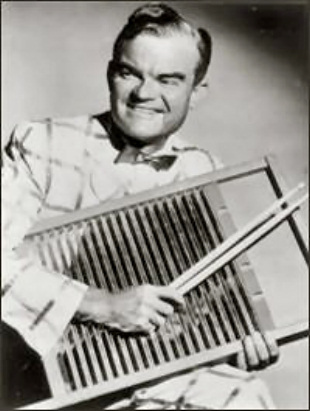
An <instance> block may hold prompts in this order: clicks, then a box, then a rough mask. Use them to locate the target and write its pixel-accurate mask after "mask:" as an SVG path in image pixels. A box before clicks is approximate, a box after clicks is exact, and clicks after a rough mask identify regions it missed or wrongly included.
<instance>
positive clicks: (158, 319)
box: [149, 313, 166, 328]
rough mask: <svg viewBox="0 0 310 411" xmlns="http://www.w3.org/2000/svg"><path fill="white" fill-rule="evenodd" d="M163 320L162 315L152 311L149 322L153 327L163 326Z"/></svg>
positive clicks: (164, 320)
mask: <svg viewBox="0 0 310 411" xmlns="http://www.w3.org/2000/svg"><path fill="white" fill-rule="evenodd" d="M165 322H166V319H165V317H163V316H162V315H160V314H157V313H153V314H152V316H151V317H150V319H149V323H150V324H151V325H152V326H153V327H154V326H155V327H156V328H159V327H161V326H163V325H164V324H165Z"/></svg>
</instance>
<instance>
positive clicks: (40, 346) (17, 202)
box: [2, 4, 278, 406]
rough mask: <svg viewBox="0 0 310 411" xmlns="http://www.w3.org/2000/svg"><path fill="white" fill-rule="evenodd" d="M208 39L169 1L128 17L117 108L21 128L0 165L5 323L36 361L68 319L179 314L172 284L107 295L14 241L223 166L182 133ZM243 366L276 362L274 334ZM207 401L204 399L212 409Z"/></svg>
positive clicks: (119, 54)
mask: <svg viewBox="0 0 310 411" xmlns="http://www.w3.org/2000/svg"><path fill="white" fill-rule="evenodd" d="M210 57H211V38H210V36H209V34H208V33H207V32H206V31H205V30H203V29H198V30H196V29H194V28H193V27H192V26H191V25H190V24H189V23H188V22H186V21H185V20H184V19H183V18H182V17H181V16H180V15H179V14H178V13H177V12H176V11H174V10H173V9H171V8H170V7H168V6H165V5H162V4H150V5H145V6H142V7H141V8H139V9H138V10H136V11H135V12H134V13H133V14H132V16H130V18H129V20H128V22H127V24H126V26H125V27H124V29H123V30H122V32H121V33H120V34H119V36H118V38H117V40H116V42H115V45H114V49H113V58H112V60H111V61H110V63H109V65H108V84H109V90H110V103H111V111H110V112H106V113H103V114H100V115H96V116H84V117H78V118H74V119H58V120H57V119H56V120H51V119H48V120H44V121H36V122H31V123H26V124H23V125H20V126H19V127H17V128H16V129H15V131H14V133H13V135H12V137H11V139H10V142H9V144H8V146H7V147H6V152H5V155H4V158H3V165H4V167H3V187H4V190H3V206H4V213H3V224H2V225H3V229H4V235H3V239H4V240H5V241H3V262H4V267H3V274H4V277H3V282H2V286H3V289H2V296H3V299H2V301H3V305H2V312H3V319H4V321H5V322H6V323H7V324H8V325H9V326H10V327H12V328H14V329H15V330H17V331H18V333H19V334H20V335H21V336H22V337H23V338H24V339H25V341H26V342H27V343H28V344H29V345H30V346H31V347H32V348H33V349H34V350H35V351H36V352H37V353H39V354H40V355H41V356H44V355H46V354H47V353H48V352H49V350H50V349H51V348H52V347H53V346H54V345H55V344H56V342H57V340H58V339H59V338H60V336H61V335H62V334H63V332H64V330H65V328H66V326H67V325H68V324H69V322H70V321H71V320H72V319H73V318H75V319H77V320H79V321H92V322H96V323H101V324H103V325H105V326H107V327H113V328H117V329H118V330H120V331H122V332H137V333H150V332H153V331H154V330H156V328H157V327H160V326H161V325H162V324H164V322H165V320H166V318H167V317H168V316H169V315H171V314H172V313H173V311H174V310H179V309H182V306H183V304H184V302H183V299H182V297H181V295H179V294H178V292H177V291H176V290H174V289H173V288H172V287H168V286H165V287H164V286H153V285H143V286H139V287H134V288H131V289H129V290H127V291H123V292H122V293H120V294H110V293H108V292H107V291H105V290H103V289H98V288H96V287H94V286H89V287H88V286H86V285H84V284H82V283H79V282H77V281H74V280H70V279H68V278H67V277H66V276H64V275H63V274H62V273H58V272H52V271H51V270H48V269H47V268H46V267H43V266H41V265H38V263H36V262H34V261H33V260H32V259H31V258H30V256H28V255H22V254H21V253H20V252H19V251H18V250H19V249H18V246H19V245H20V244H21V243H22V240H23V238H24V236H25V234H26V233H27V231H28V230H29V229H30V227H31V226H32V225H33V224H34V223H35V222H36V221H37V220H38V219H43V218H47V217H50V216H53V215H56V214H59V213H64V212H70V211H74V210H77V209H80V208H84V207H88V206H91V205H94V204H98V203H100V202H104V201H107V200H109V199H111V198H120V197H122V196H125V195H129V194H132V193H136V192H139V191H142V190H145V189H150V188H154V187H157V186H159V185H163V184H167V183H171V182H174V181H179V180H182V179H185V178H188V177H191V176H194V175H197V174H202V173H206V172H210V171H212V170H214V169H215V168H217V167H219V166H220V165H219V163H218V161H217V160H216V159H214V158H213V156H212V155H211V154H210V153H208V152H206V151H203V150H199V149H196V148H193V147H188V146H187V145H186V144H184V143H182V142H181V141H180V140H179V139H178V137H177V135H176V132H177V130H178V129H179V128H180V127H181V126H182V124H183V122H184V121H185V119H186V116H187V114H188V111H189V109H190V108H191V107H193V106H194V105H195V102H196V101H197V100H198V99H199V98H200V95H201V94H202V93H204V91H205V89H206V82H205V76H206V71H207V68H208V65H209V62H210ZM245 354H246V355H245V356H244V357H242V358H243V361H244V362H246V363H247V364H246V365H247V367H248V368H255V367H258V366H259V365H267V364H268V363H270V362H272V361H274V360H275V359H276V358H277V356H278V351H277V347H276V345H275V343H274V341H273V340H271V339H270V338H269V337H268V336H265V337H264V338H263V336H261V335H260V334H257V335H255V336H253V338H248V339H246V341H245ZM207 405H208V404H205V406H207Z"/></svg>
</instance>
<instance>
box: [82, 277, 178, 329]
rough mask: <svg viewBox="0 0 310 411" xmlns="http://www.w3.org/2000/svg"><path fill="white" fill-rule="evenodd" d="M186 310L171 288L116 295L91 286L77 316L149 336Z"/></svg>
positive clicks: (132, 290) (133, 290)
mask: <svg viewBox="0 0 310 411" xmlns="http://www.w3.org/2000/svg"><path fill="white" fill-rule="evenodd" d="M183 307H184V300H183V297H182V296H181V295H180V294H179V293H178V292H177V291H176V290H175V289H173V288H171V287H169V286H153V285H149V284H148V285H141V286H138V287H134V288H130V289H129V290H126V291H122V292H120V293H117V294H110V293H108V292H107V291H105V290H102V289H98V288H94V287H89V289H88V290H87V292H86V295H85V297H84V299H83V301H82V303H81V305H80V307H79V309H78V312H77V317H78V318H79V319H80V320H82V321H93V322H96V323H100V324H104V325H106V326H108V327H112V328H116V329H118V330H121V331H123V332H140V333H146V334H148V333H151V332H152V331H154V330H155V329H156V328H158V327H160V326H161V325H163V324H164V323H165V321H166V319H167V317H169V316H170V315H171V314H172V313H173V312H174V311H175V310H180V309H182V308H183Z"/></svg>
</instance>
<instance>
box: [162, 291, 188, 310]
mask: <svg viewBox="0 0 310 411" xmlns="http://www.w3.org/2000/svg"><path fill="white" fill-rule="evenodd" d="M156 293H157V295H158V296H159V297H160V298H161V299H163V300H164V301H168V302H169V303H171V304H172V305H174V306H176V307H185V301H184V298H183V296H182V294H181V293H179V291H177V290H176V289H175V288H173V287H169V286H157V287H156Z"/></svg>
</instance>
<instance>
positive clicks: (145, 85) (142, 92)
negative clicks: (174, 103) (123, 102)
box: [133, 79, 158, 100]
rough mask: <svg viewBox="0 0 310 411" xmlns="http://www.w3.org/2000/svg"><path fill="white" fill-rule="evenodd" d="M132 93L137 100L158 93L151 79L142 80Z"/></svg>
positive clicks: (147, 98) (153, 96) (152, 96)
mask: <svg viewBox="0 0 310 411" xmlns="http://www.w3.org/2000/svg"><path fill="white" fill-rule="evenodd" d="M133 95H134V97H136V98H137V99H139V100H149V99H153V98H156V97H157V95H158V86H157V84H156V82H155V81H153V80H151V79H145V80H142V81H141V82H140V83H139V84H138V85H136V87H135V88H134V90H133Z"/></svg>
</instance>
